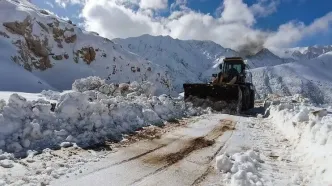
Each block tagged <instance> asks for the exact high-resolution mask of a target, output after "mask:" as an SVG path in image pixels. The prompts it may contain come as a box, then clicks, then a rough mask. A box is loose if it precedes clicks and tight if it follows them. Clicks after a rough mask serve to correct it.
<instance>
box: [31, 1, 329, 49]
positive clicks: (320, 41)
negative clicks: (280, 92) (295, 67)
mask: <svg viewBox="0 0 332 186" xmlns="http://www.w3.org/2000/svg"><path fill="white" fill-rule="evenodd" d="M31 1H32V3H34V4H36V5H37V6H38V7H40V8H43V9H47V10H49V11H52V12H54V14H56V15H58V16H59V17H63V18H65V19H70V20H72V21H73V22H74V23H76V24H78V25H80V26H81V27H84V29H86V30H89V31H95V32H98V33H99V34H100V35H101V36H104V37H108V38H110V39H113V38H117V37H120V38H127V37H136V36H140V35H143V34H151V35H169V36H171V37H173V38H179V39H196V40H212V41H214V42H216V43H218V44H221V45H222V46H224V47H229V48H233V49H239V48H241V47H243V46H244V45H248V44H249V45H254V46H256V45H264V47H277V48H286V47H296V46H311V45H331V44H332V1H331V0H31Z"/></svg>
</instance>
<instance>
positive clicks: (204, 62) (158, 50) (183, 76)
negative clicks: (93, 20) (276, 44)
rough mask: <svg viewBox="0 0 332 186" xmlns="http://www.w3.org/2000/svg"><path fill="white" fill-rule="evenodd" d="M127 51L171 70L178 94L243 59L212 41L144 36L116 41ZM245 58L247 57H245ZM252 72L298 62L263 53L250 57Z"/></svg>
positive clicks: (267, 51) (249, 63)
mask: <svg viewBox="0 0 332 186" xmlns="http://www.w3.org/2000/svg"><path fill="white" fill-rule="evenodd" d="M113 41H114V42H115V43H119V44H121V45H122V46H123V47H124V48H126V49H127V50H129V51H131V52H133V53H136V54H138V55H140V56H142V57H144V58H146V59H147V60H150V61H152V62H153V63H156V64H158V65H161V66H164V67H166V68H167V69H168V71H169V73H170V74H171V76H172V77H173V78H174V79H173V80H174V81H173V82H174V83H173V84H174V86H175V87H176V90H178V89H179V88H180V87H181V85H182V83H183V82H199V81H206V80H209V79H210V78H211V74H212V73H216V72H217V70H218V68H215V67H217V66H216V64H218V63H219V62H220V61H221V60H222V59H223V58H224V57H234V56H236V57H239V56H241V55H240V54H239V53H238V52H236V51H234V50H232V49H229V48H224V47H222V46H220V45H219V44H217V43H214V42H212V41H196V40H178V39H173V38H171V37H169V36H166V37H163V36H157V37H156V36H151V35H143V36H140V37H132V38H127V39H119V38H118V39H114V40H113ZM241 57H243V56H241ZM247 59H248V65H249V66H250V68H258V67H264V66H274V65H280V64H284V63H288V62H292V61H294V60H288V59H283V58H280V57H278V56H276V55H274V54H273V53H272V52H270V51H269V50H268V49H263V50H261V51H260V52H258V53H257V54H256V55H253V56H250V57H248V58H247Z"/></svg>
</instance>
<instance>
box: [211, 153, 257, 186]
mask: <svg viewBox="0 0 332 186" xmlns="http://www.w3.org/2000/svg"><path fill="white" fill-rule="evenodd" d="M260 162H261V159H260V157H259V154H258V153H257V152H254V151H252V150H249V151H247V152H244V153H243V152H241V153H235V154H233V155H232V156H230V155H228V154H227V153H225V154H222V155H219V156H217V157H216V168H217V170H218V171H219V172H222V173H224V174H226V180H223V181H225V182H228V183H230V185H232V186H247V185H253V186H261V185H263V181H262V180H261V178H260V175H259V172H258V171H259V167H260Z"/></svg>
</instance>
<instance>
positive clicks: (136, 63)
mask: <svg viewBox="0 0 332 186" xmlns="http://www.w3.org/2000/svg"><path fill="white" fill-rule="evenodd" d="M0 9H1V11H0V15H1V16H0V22H1V23H2V24H1V25H0V46H1V49H2V50H1V62H0V67H1V68H0V69H1V70H0V72H1V73H0V90H5V91H24V92H41V91H42V90H44V89H46V90H48V89H51V90H59V91H62V90H69V89H71V88H72V84H73V82H74V81H75V80H76V79H79V78H84V77H88V76H98V77H101V78H102V79H106V82H108V83H110V82H112V83H123V82H132V81H139V82H140V81H150V82H152V83H154V84H156V91H157V92H156V94H158V93H174V94H175V93H176V92H180V91H182V84H183V83H186V82H202V81H205V82H206V81H207V80H209V79H210V78H211V74H212V73H215V72H216V71H218V68H216V67H217V64H218V63H219V62H220V61H221V60H222V59H223V58H224V57H229V56H240V54H239V53H237V52H236V51H234V50H231V49H228V48H224V47H222V46H220V45H219V44H216V43H214V42H212V41H196V40H178V39H173V38H171V37H169V36H150V35H142V36H140V37H132V38H127V39H114V40H109V39H107V38H103V37H100V36H99V35H98V34H97V33H93V32H86V31H83V30H81V29H80V28H78V27H76V25H74V24H73V23H72V22H71V21H65V20H61V19H60V18H59V17H57V16H55V15H53V14H51V13H49V12H47V11H45V10H41V9H39V8H38V7H35V6H34V5H32V4H31V3H29V2H28V1H23V0H21V1H13V0H3V1H0ZM329 50H331V47H330V48H329V47H325V48H317V47H307V48H297V49H296V50H295V49H292V50H290V51H293V52H294V53H296V51H299V52H300V53H301V55H302V56H307V57H305V58H310V59H311V58H313V57H314V56H317V55H318V54H320V53H324V52H326V51H329ZM276 51H277V50H274V49H263V50H261V51H260V52H258V53H257V54H255V55H253V56H249V57H248V58H247V60H248V64H249V66H250V67H251V68H258V69H257V70H254V72H262V73H263V75H262V74H259V73H258V75H256V77H262V78H263V79H265V80H264V81H262V79H256V80H257V81H256V84H257V85H258V90H259V93H260V94H262V95H263V96H264V95H265V94H266V93H272V92H278V91H279V92H280V91H281V90H284V89H280V90H276V91H273V90H269V89H270V88H269V87H271V86H273V81H276V85H278V86H279V85H280V84H284V83H286V82H285V81H284V79H285V77H286V76H287V77H293V76H296V77H297V76H301V75H302V74H301V73H302V72H300V71H294V70H293V71H290V70H289V68H293V67H294V66H296V65H298V63H296V64H292V63H291V64H288V65H285V66H281V67H279V66H277V67H267V68H262V67H266V66H276V65H284V64H286V63H290V62H294V61H295V60H298V59H299V58H297V59H294V55H295V54H294V55H292V56H293V57H292V56H284V58H281V57H279V56H280V51H283V50H278V51H279V53H277V52H276ZM321 58H323V57H319V58H317V60H314V61H317V64H320V63H319V61H320V59H321ZM314 59H316V58H314ZM301 62H302V60H301ZM309 63H311V62H304V64H303V65H307V64H309ZM286 67H287V68H286ZM313 68H315V69H316V70H317V71H318V72H319V71H320V69H319V68H324V69H326V67H322V66H319V65H318V66H313ZM281 69H282V72H278V71H279V70H281ZM284 72H287V74H286V73H284ZM318 72H317V74H320V73H318ZM280 73H283V74H282V76H283V77H284V78H281V79H280V78H279V79H277V80H276V79H275V76H274V74H276V75H280ZM256 74H257V73H256ZM264 74H265V75H264ZM314 75H315V74H312V76H314ZM278 77H279V76H278ZM300 79H301V78H300ZM302 79H303V78H302ZM302 79H301V80H302ZM302 81H305V80H302ZM281 82H282V83H281ZM305 82H306V81H305ZM261 83H263V84H264V83H266V84H267V86H266V87H263V88H262V87H261V88H260V84H261ZM271 83H272V84H271ZM287 83H288V82H287ZM289 83H290V84H287V85H284V86H283V87H285V86H286V87H287V86H290V85H294V82H292V81H291V82H289ZM327 83H328V82H327ZM307 84H308V85H310V86H311V87H313V86H317V85H316V84H315V83H309V82H308V83H307ZM278 86H277V87H278ZM298 86H302V85H298ZM292 88H299V87H292ZM271 89H274V88H271ZM299 89H301V88H299ZM295 92H297V91H295ZM283 93H287V91H286V90H285V91H284V92H283ZM289 93H292V91H289ZM289 93H287V94H289ZM319 100H321V99H319Z"/></svg>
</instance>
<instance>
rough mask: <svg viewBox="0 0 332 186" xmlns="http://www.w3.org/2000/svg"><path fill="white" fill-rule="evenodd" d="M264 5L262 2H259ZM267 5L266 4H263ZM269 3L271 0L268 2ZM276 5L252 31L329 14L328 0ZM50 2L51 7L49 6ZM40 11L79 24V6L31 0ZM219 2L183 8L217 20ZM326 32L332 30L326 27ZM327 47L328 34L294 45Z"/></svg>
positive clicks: (249, 0) (288, 0) (331, 37)
mask: <svg viewBox="0 0 332 186" xmlns="http://www.w3.org/2000/svg"><path fill="white" fill-rule="evenodd" d="M174 1H175V0H169V1H168V5H169V7H170V5H171V4H172V3H174ZM257 1H258V0H243V2H244V3H245V4H247V5H248V6H249V7H250V6H252V5H253V4H255V3H257ZM260 1H265V0H260ZM267 1H269V0H267ZM272 1H273V0H272ZM274 1H277V2H278V6H277V8H276V11H274V12H273V13H271V14H269V15H268V16H265V17H259V16H258V17H256V23H255V24H254V25H253V27H254V28H257V29H263V30H270V31H276V30H278V28H279V26H280V25H281V24H285V23H287V22H289V21H291V20H296V21H301V22H303V23H304V24H305V25H309V24H311V23H312V22H313V21H314V20H315V19H317V18H320V17H323V16H324V15H326V14H327V13H329V12H330V11H332V1H331V0H274ZM48 2H50V3H51V4H52V5H53V6H51V5H50V4H49V3H48ZM32 3H34V4H36V5H37V6H39V7H40V8H45V9H49V10H51V11H52V12H54V13H55V14H57V15H58V16H62V17H69V18H70V19H71V20H73V21H74V22H76V23H77V22H82V21H83V20H80V19H78V18H77V16H78V15H79V13H80V12H81V9H82V7H83V6H81V5H77V4H76V5H67V6H66V8H63V7H61V6H59V5H57V3H56V2H55V0H48V1H47V0H32ZM222 3H223V1H220V0H187V4H186V6H187V7H188V8H190V9H192V10H195V11H196V12H200V13H203V14H210V15H212V16H214V17H215V16H217V15H216V11H217V9H218V7H220V6H221V5H222ZM160 15H164V16H168V15H169V12H168V11H167V10H166V11H165V10H164V11H162V12H161V13H160ZM330 28H332V26H331V23H330ZM315 44H318V45H330V44H332V31H331V29H328V31H325V32H320V33H319V34H315V35H311V36H310V37H305V38H303V39H301V40H300V41H298V42H297V43H296V45H297V46H307V45H315Z"/></svg>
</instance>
